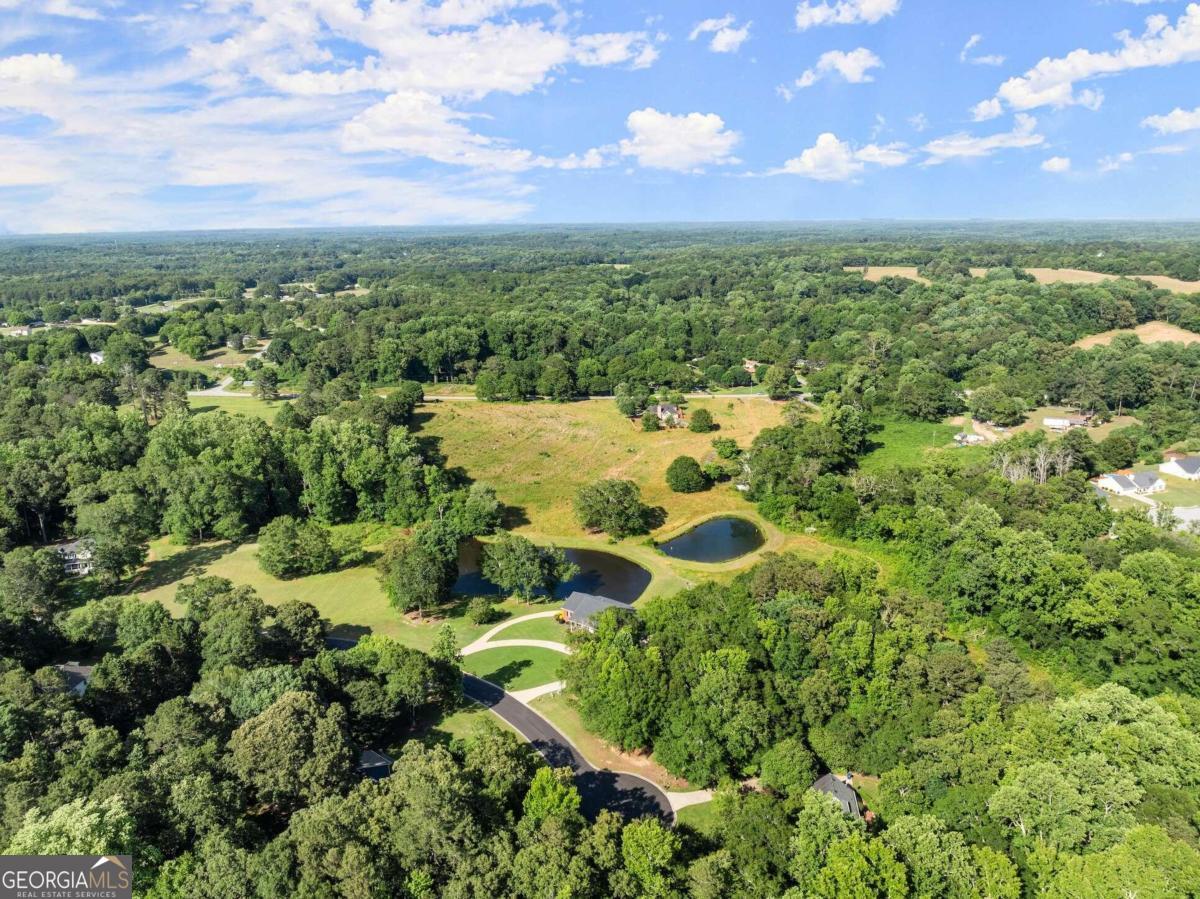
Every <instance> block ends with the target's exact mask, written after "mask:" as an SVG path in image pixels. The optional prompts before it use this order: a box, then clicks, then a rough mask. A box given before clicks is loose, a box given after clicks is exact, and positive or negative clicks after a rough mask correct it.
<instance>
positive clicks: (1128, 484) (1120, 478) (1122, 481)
mask: <svg viewBox="0 0 1200 899" xmlns="http://www.w3.org/2000/svg"><path fill="white" fill-rule="evenodd" d="M1105 477H1106V478H1108V479H1109V480H1110V481H1112V482H1113V483H1114V484H1116V485H1117V486H1118V487H1120V488H1121V489H1122V490H1132V489H1133V481H1132V480H1130V479H1129V477H1128V475H1123V474H1106V475H1105Z"/></svg>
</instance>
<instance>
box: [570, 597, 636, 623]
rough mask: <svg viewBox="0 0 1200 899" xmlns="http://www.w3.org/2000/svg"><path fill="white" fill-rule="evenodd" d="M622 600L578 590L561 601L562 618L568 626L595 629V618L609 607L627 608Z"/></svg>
mask: <svg viewBox="0 0 1200 899" xmlns="http://www.w3.org/2000/svg"><path fill="white" fill-rule="evenodd" d="M628 608H629V606H627V605H626V604H625V603H623V602H617V601H616V600H615V599H609V598H608V597H607V596H593V595H592V594H591V593H580V592H579V591H578V590H574V591H572V592H571V595H570V596H568V597H567V598H566V600H564V601H563V607H562V615H563V620H564V621H565V622H566V623H567V625H568V626H570V627H576V628H580V629H581V630H585V631H595V630H596V618H598V617H599V616H600V614H601V613H603V612H606V611H608V610H609V609H628Z"/></svg>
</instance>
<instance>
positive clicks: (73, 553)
mask: <svg viewBox="0 0 1200 899" xmlns="http://www.w3.org/2000/svg"><path fill="white" fill-rule="evenodd" d="M51 549H53V550H54V551H55V552H57V553H58V555H59V556H60V557H61V558H62V563H63V571H65V572H66V573H67V574H69V575H85V574H91V573H92V564H93V563H92V542H91V541H90V540H88V539H87V538H83V539H81V540H67V541H64V542H62V543H56V544H54V545H53V546H52V547H51Z"/></svg>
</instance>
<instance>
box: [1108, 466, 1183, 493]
mask: <svg viewBox="0 0 1200 899" xmlns="http://www.w3.org/2000/svg"><path fill="white" fill-rule="evenodd" d="M1096 485H1097V486H1098V487H1100V488H1101V489H1102V490H1107V491H1108V492H1109V493H1115V494H1117V495H1118V496H1145V495H1146V494H1148V493H1161V492H1162V491H1164V490H1166V489H1167V485H1166V484H1165V483H1163V479H1162V478H1160V477H1159V476H1158V475H1156V474H1155V473H1154V472H1152V471H1139V472H1131V473H1128V474H1125V473H1122V472H1113V473H1112V474H1106V475H1101V476H1100V478H1099V479H1098V480H1097V481H1096Z"/></svg>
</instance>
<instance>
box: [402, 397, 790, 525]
mask: <svg viewBox="0 0 1200 899" xmlns="http://www.w3.org/2000/svg"><path fill="white" fill-rule="evenodd" d="M701 408H704V409H708V410H709V412H711V413H712V416H713V420H714V421H715V422H716V423H717V424H719V425H720V430H719V431H713V432H711V433H708V434H694V433H692V432H691V431H689V430H687V429H686V428H675V429H671V430H664V431H655V432H649V433H647V432H645V431H643V430H642V428H641V424H640V422H632V421H630V420H629V419H627V418H625V417H624V416H622V415H621V413H620V412H618V411H617V406H616V403H615V402H610V401H606V400H595V401H581V402H576V403H545V402H534V403H480V402H443V403H428V404H426V405H425V406H424V407H422V408H421V410H420V411H419V412H418V421H421V424H420V425H419V429H418V431H417V433H418V435H419V436H421V437H433V438H435V439H437V441H438V446H439V448H440V450H441V452H442V453H444V454H445V456H446V459H447V465H448V466H449V467H451V468H454V467H461V468H462V469H463V470H465V471H466V473H467V474H468V475H469V476H470V477H471V478H473V479H475V480H476V481H479V482H481V483H484V484H488V485H490V486H492V487H495V488H496V492H497V494H498V495H499V497H500V499H501V501H503V502H504V503H505V504H506V505H509V506H514V507H517V508H519V509H520V510H521V511H522V512H523V513H524V515H525V517H526V518H527V521H524V522H522V523H521V524H520V526H518V527H517V528H516V530H525V529H528V530H532V531H534V532H539V533H543V534H582V532H581V531H580V529H579V525H578V523H577V522H576V520H575V514H574V511H573V508H572V502H573V500H574V498H575V492H576V491H577V490H578V489H579V488H580V487H581V486H583V485H584V484H589V483H591V482H593V481H598V480H600V479H601V478H627V479H629V480H632V481H634V482H636V483H637V485H638V486H639V487H640V488H641V490H642V499H643V500H644V501H645V502H646V503H648V504H649V505H651V506H662V507H663V508H665V509H666V510H667V522H666V526H665V529H666V530H670V529H673V528H676V527H678V525H679V524H680V523H681V522H683V521H686V520H690V519H694V518H697V517H701V516H706V515H710V514H715V513H718V512H728V511H739V510H743V509H745V510H749V509H750V508H752V507H751V506H750V505H749V504H748V503H747V502H745V500H743V499H742V498H741V497H740V496H739V495H738V494H737V493H736V491H735V490H734V489H733V487H732V486H731V485H730V484H729V483H724V484H717V485H715V486H714V487H712V488H711V489H710V490H707V491H704V492H702V493H673V492H672V491H671V490H670V489H668V487H667V484H666V471H667V466H668V465H670V464H671V462H672V460H674V459H675V457H676V456H680V455H688V456H694V457H695V458H696V459H698V460H699V461H700V462H701V463H703V462H704V461H705V460H706V459H708V458H710V457H712V456H713V450H712V440H713V438H714V437H729V438H732V439H734V440H736V441H737V443H738V445H739V446H741V447H742V448H746V447H748V446H749V445H750V443H751V441H752V440H753V439H754V437H755V435H757V434H758V432H759V431H761V430H763V429H764V428H769V427H773V426H775V425H778V424H780V423H781V422H782V412H783V404H782V403H774V402H771V401H769V400H767V399H764V398H761V397H744V398H743V397H735V396H730V397H720V398H715V399H702V400H699V399H694V400H691V401H689V403H688V405H687V406H686V407H685V410H684V412H685V414H691V413H694V412H695V411H696V410H697V409H701Z"/></svg>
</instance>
